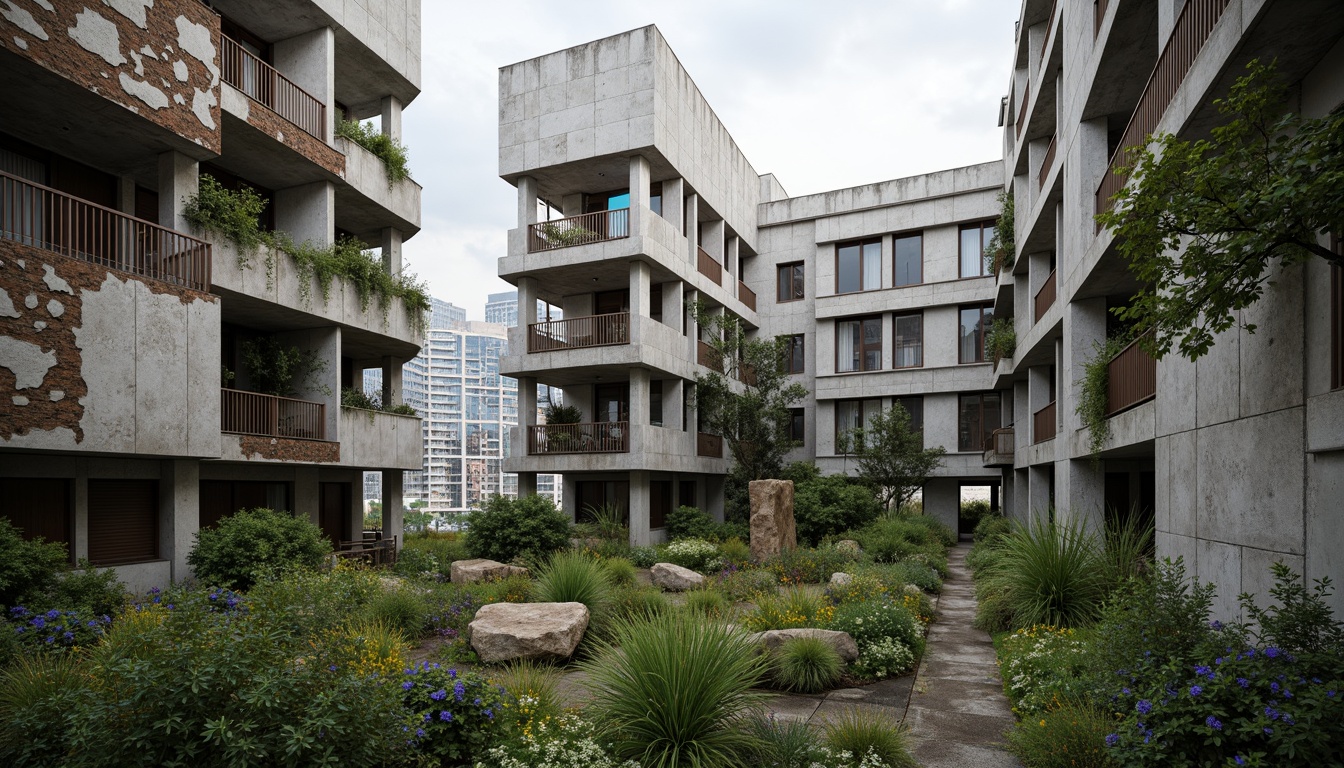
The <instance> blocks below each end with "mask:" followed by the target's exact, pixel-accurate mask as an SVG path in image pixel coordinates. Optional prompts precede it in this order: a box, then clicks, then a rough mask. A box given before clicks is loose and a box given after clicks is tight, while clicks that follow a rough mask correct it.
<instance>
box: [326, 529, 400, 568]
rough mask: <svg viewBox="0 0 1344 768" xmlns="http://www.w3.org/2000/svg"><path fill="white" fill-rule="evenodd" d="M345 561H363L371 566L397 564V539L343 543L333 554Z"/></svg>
mask: <svg viewBox="0 0 1344 768" xmlns="http://www.w3.org/2000/svg"><path fill="white" fill-rule="evenodd" d="M332 554H334V555H335V556H336V557H339V558H341V559H343V560H362V561H363V562H364V563H365V564H367V565H371V566H380V565H396V564H397V537H396V536H388V537H386V538H380V539H357V540H355V541H342V542H341V543H339V544H337V545H336V551H335V552H333V553H332Z"/></svg>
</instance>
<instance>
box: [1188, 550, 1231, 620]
mask: <svg viewBox="0 0 1344 768" xmlns="http://www.w3.org/2000/svg"><path fill="white" fill-rule="evenodd" d="M1195 558H1196V561H1197V562H1196V566H1197V567H1196V568H1195V570H1194V576H1195V579H1196V581H1197V582H1199V583H1201V584H1203V583H1208V582H1212V583H1213V584H1215V585H1216V586H1217V589H1218V594H1217V595H1215V596H1214V598H1213V610H1212V614H1213V618H1215V619H1219V620H1221V621H1224V622H1227V621H1239V620H1240V619H1241V608H1240V607H1239V606H1238V605H1237V595H1238V594H1240V593H1241V589H1242V586H1241V547H1237V546H1233V545H1231V544H1224V543H1222V542H1219V541H1209V540H1207V539H1197V540H1196V543H1195ZM1186 573H1190V569H1189V567H1188V566H1187V568H1186Z"/></svg>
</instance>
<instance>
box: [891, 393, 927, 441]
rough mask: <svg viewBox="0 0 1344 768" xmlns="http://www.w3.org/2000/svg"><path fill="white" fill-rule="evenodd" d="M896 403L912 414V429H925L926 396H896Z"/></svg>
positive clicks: (920, 430)
mask: <svg viewBox="0 0 1344 768" xmlns="http://www.w3.org/2000/svg"><path fill="white" fill-rule="evenodd" d="M895 405H897V406H900V407H901V408H904V409H905V412H906V413H908V414H910V431H911V432H923V431H924V398H922V397H918V396H916V397H898V398H895Z"/></svg>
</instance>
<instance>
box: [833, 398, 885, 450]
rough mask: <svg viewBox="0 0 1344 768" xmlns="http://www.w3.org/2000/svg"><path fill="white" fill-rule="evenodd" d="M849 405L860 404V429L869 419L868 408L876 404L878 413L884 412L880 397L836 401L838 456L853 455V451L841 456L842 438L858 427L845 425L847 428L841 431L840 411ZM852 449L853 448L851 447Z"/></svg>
mask: <svg viewBox="0 0 1344 768" xmlns="http://www.w3.org/2000/svg"><path fill="white" fill-rule="evenodd" d="M847 403H858V404H859V426H860V427H861V426H863V424H864V423H865V422H866V421H867V419H866V418H865V416H866V412H867V409H868V407H869V406H870V405H873V404H876V405H874V406H873V407H874V408H875V409H876V413H881V412H882V398H880V397H846V398H844V399H841V400H836V401H835V445H834V447H835V452H836V455H851V454H852V453H853V451H852V450H851V451H850V452H849V453H848V454H841V453H840V438H841V437H842V436H843V435H844V433H846V432H849V431H852V430H854V429H855V428H856V427H854V426H851V425H848V424H847V425H845V428H844V429H841V424H840V409H841V408H842V407H843V406H844V405H845V404H847ZM851 448H852V446H851Z"/></svg>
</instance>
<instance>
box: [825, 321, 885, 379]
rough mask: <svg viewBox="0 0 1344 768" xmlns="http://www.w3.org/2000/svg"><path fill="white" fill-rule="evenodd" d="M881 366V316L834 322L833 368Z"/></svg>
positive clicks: (839, 369)
mask: <svg viewBox="0 0 1344 768" xmlns="http://www.w3.org/2000/svg"><path fill="white" fill-rule="evenodd" d="M881 368H882V318H881V317H880V316H879V317H859V318H855V319H853V320H837V321H836V322H835V370H836V373H847V372H850V371H876V370H879V369H881Z"/></svg>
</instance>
